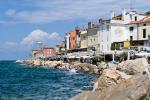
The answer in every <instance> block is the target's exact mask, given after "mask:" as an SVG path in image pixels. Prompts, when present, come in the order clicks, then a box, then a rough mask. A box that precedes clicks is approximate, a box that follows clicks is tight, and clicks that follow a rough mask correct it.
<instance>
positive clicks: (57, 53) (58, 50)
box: [55, 45, 61, 55]
mask: <svg viewBox="0 0 150 100" xmlns="http://www.w3.org/2000/svg"><path fill="white" fill-rule="evenodd" d="M55 53H56V55H59V54H60V53H61V45H56V47H55Z"/></svg>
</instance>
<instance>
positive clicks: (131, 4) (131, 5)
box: [130, 0, 134, 11]
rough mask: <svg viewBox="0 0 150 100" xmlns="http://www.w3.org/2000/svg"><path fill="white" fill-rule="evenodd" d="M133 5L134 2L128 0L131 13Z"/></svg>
mask: <svg viewBox="0 0 150 100" xmlns="http://www.w3.org/2000/svg"><path fill="white" fill-rule="evenodd" d="M133 3H134V0H130V10H131V11H133V9H134V7H133Z"/></svg>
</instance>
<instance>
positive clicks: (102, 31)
mask: <svg viewBox="0 0 150 100" xmlns="http://www.w3.org/2000/svg"><path fill="white" fill-rule="evenodd" d="M98 27H99V39H98V42H99V43H98V44H99V46H98V47H99V50H98V52H99V53H101V52H107V51H110V50H111V39H110V37H111V32H110V28H111V25H110V20H103V19H99V26H98Z"/></svg>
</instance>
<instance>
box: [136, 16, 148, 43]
mask: <svg viewBox="0 0 150 100" xmlns="http://www.w3.org/2000/svg"><path fill="white" fill-rule="evenodd" d="M137 24H138V40H139V41H141V45H144V46H150V45H149V39H150V16H147V17H145V18H143V19H142V20H140V21H138V22H137Z"/></svg>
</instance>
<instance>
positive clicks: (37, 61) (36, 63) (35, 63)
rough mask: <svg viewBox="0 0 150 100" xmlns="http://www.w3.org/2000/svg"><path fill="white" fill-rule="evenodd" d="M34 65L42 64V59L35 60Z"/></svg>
mask: <svg viewBox="0 0 150 100" xmlns="http://www.w3.org/2000/svg"><path fill="white" fill-rule="evenodd" d="M33 65H34V66H41V61H40V60H34V61H33Z"/></svg>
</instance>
